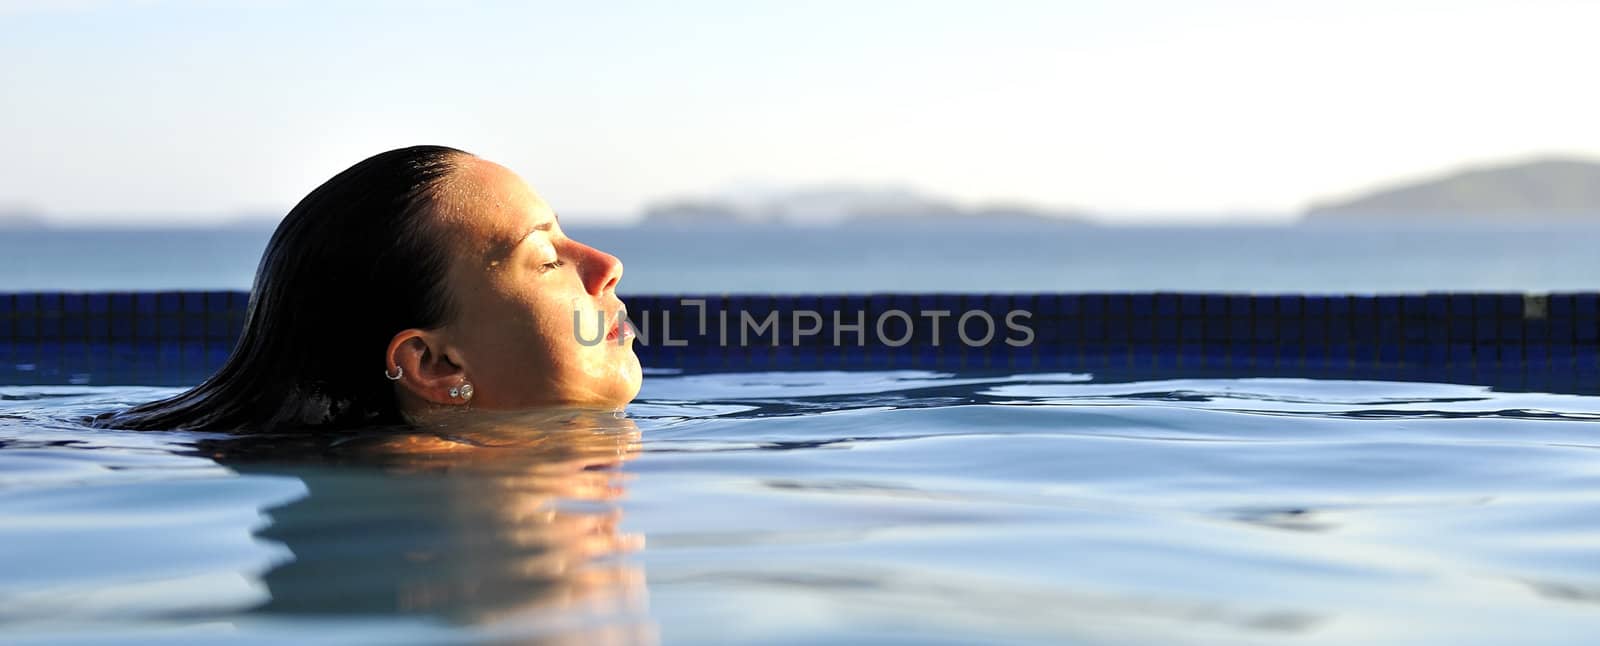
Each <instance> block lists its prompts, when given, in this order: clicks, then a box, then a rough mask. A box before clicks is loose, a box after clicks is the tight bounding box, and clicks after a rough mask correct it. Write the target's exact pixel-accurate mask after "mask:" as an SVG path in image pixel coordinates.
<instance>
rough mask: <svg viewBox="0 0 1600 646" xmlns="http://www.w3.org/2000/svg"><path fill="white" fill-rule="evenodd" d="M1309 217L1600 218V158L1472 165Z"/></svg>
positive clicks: (1313, 211)
mask: <svg viewBox="0 0 1600 646" xmlns="http://www.w3.org/2000/svg"><path fill="white" fill-rule="evenodd" d="M1306 216H1307V218H1308V219H1311V220H1317V221H1321V220H1348V219H1364V218H1372V217H1389V218H1392V217H1413V218H1436V217H1441V216H1443V217H1467V218H1495V219H1500V218H1508V217H1518V218H1544V217H1548V218H1571V217H1584V216H1590V217H1597V218H1600V162H1595V161H1590V160H1585V159H1576V158H1559V157H1551V158H1544V159H1535V160H1530V161H1524V162H1517V163H1506V164H1498V165H1491V166H1481V167H1474V168H1468V169H1464V170H1460V171H1456V172H1453V173H1448V174H1444V175H1441V176H1436V177H1433V178H1430V179H1425V180H1422V181H1417V182H1411V183H1406V184H1399V185H1393V186H1389V187H1386V188H1382V189H1378V190H1375V191H1372V192H1369V193H1366V194H1363V195H1359V196H1356V197H1352V198H1348V199H1342V200H1333V201H1327V202H1321V203H1317V204H1313V205H1312V206H1311V207H1310V208H1308V209H1307V210H1306Z"/></svg>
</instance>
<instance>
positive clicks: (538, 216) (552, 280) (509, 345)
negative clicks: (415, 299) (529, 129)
mask: <svg viewBox="0 0 1600 646" xmlns="http://www.w3.org/2000/svg"><path fill="white" fill-rule="evenodd" d="M440 205H441V206H440V213H439V225H440V226H441V227H443V229H444V232H445V236H444V237H446V238H447V239H449V240H450V241H451V246H452V257H451V260H450V263H449V268H448V271H447V274H446V277H445V288H446V292H447V294H448V298H449V299H450V301H451V304H452V306H453V308H454V311H455V316H453V317H452V318H451V319H450V320H449V322H448V323H446V324H445V325H444V326H442V327H441V328H439V329H437V330H430V331H427V333H426V335H425V338H426V339H427V340H428V343H427V344H426V348H421V346H415V345H414V346H413V347H417V348H421V349H416V350H413V353H414V354H416V357H415V359H416V363H417V364H418V370H419V371H420V375H419V376H420V377H421V379H419V380H412V381H409V382H407V383H408V384H409V387H410V388H411V389H412V394H413V395H416V396H419V397H420V398H421V399H423V400H425V401H431V402H433V403H437V404H458V403H462V402H461V401H460V400H459V399H458V398H451V397H449V396H448V394H446V393H447V392H448V389H449V388H450V387H458V386H459V384H461V383H470V384H471V385H472V396H471V405H472V406H473V407H474V408H481V409H491V410H516V409H526V408H532V407H538V406H548V405H573V406H589V407H604V408H620V407H621V406H623V405H625V404H626V403H627V402H628V401H630V400H632V399H633V397H634V395H636V394H637V393H638V391H639V384H640V368H639V359H638V357H637V356H635V355H634V352H633V337H634V332H633V329H632V327H631V326H630V325H629V324H628V322H627V320H626V317H625V314H626V310H625V309H624V307H623V304H622V301H621V300H619V299H618V298H617V294H616V287H617V282H618V281H619V280H620V279H621V278H622V263H621V262H620V261H619V260H617V258H615V257H613V256H611V255H609V254H606V253H604V252H602V251H600V250H598V249H595V248H593V247H590V246H588V245H585V244H583V243H580V242H578V241H576V240H573V239H572V238H569V237H567V235H566V234H565V233H564V232H563V231H562V228H561V222H560V221H559V220H558V219H557V218H556V214H555V212H554V211H552V210H551V208H550V206H549V205H547V204H545V202H544V200H543V199H541V198H540V197H539V195H538V194H536V193H534V191H533V189H531V188H529V186H528V185H527V183H526V182H524V181H522V179H521V178H520V177H518V176H517V175H516V174H515V173H512V172H511V171H510V170H507V169H506V168H504V167H502V166H500V165H499V164H495V163H493V162H489V161H485V160H482V159H478V158H467V159H466V160H464V161H463V162H462V163H461V165H460V167H459V169H458V170H457V175H456V177H455V178H454V179H453V181H452V182H451V185H450V187H449V188H448V189H447V190H446V191H444V194H443V195H441V199H440ZM399 342H400V337H398V336H397V337H396V343H399ZM395 347H396V346H394V345H391V353H392V354H393V352H394V348H395ZM400 350H401V352H400V354H402V355H404V354H405V350H406V346H404V345H401V346H400ZM397 365H401V364H399V362H397ZM419 384H420V385H419Z"/></svg>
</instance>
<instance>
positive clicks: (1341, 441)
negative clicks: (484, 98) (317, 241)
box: [0, 292, 1600, 644]
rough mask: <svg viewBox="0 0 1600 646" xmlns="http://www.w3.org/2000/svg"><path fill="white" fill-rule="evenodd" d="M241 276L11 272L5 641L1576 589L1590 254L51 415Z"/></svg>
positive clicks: (669, 624)
mask: <svg viewBox="0 0 1600 646" xmlns="http://www.w3.org/2000/svg"><path fill="white" fill-rule="evenodd" d="M245 303H246V295H245V294H243V293H241V292H170V293H100V294H95V293H89V294H83V293H32V294H0V494H3V495H0V545H3V546H5V549H3V550H0V629H3V630H4V634H5V638H6V639H5V641H7V642H8V643H11V642H23V643H27V642H61V641H67V642H73V643H77V642H84V641H87V642H103V643H126V642H128V641H130V640H132V641H138V640H148V641H160V642H163V643H167V642H173V641H179V642H182V641H188V642H193V643H215V642H236V643H278V642H282V641H286V640H290V639H292V640H295V641H309V642H327V643H371V642H393V643H460V642H484V641H488V642H507V641H509V642H530V641H531V642H547V643H556V642H568V641H573V642H579V643H590V642H597V641H623V642H639V641H645V642H649V641H655V640H664V641H668V642H672V643H749V642H780V643H783V642H793V643H816V642H830V643H831V642H874V643H916V644H923V643H971V642H985V643H993V642H1015V643H1060V642H1062V641H1072V642H1085V643H1098V642H1133V643H1165V642H1176V641H1181V642H1187V643H1251V642H1255V643H1273V644H1277V643H1286V642H1305V643H1339V644H1342V643H1351V642H1365V641H1386V642H1395V641H1404V642H1407V643H1451V644H1456V643H1504V642H1506V641H1511V640H1516V641H1518V642H1528V641H1541V642H1563V641H1571V639H1570V638H1571V637H1572V636H1574V635H1579V634H1584V633H1583V631H1587V630H1592V629H1593V628H1596V627H1597V626H1600V613H1597V612H1596V606H1595V600H1597V599H1600V565H1597V564H1600V558H1596V557H1597V556H1600V542H1597V539H1600V531H1597V530H1600V528H1597V527H1596V524H1597V523H1600V521H1595V520H1591V518H1592V517H1591V516H1589V515H1588V513H1587V512H1589V511H1590V510H1591V508H1593V507H1594V506H1595V504H1596V503H1597V502H1600V467H1596V466H1592V465H1594V464H1595V458H1594V456H1596V455H1597V454H1596V453H1595V451H1594V450H1593V449H1594V448H1600V441H1597V440H1596V439H1594V438H1595V434H1594V429H1595V428H1597V427H1595V426H1594V425H1593V423H1594V422H1595V421H1596V420H1597V419H1600V417H1597V415H1600V399H1597V398H1596V395H1597V393H1600V389H1597V388H1596V386H1597V384H1600V295H1597V294H1594V293H1567V294H1518V293H1505V294H1418V295H1382V296H1322V295H1295V294H1285V295H1240V294H1176V293H1154V294H1148V293H1127V294H998V295H983V294H874V295H844V296H828V295H819V296H807V295H799V296H722V295H707V296H699V297H694V296H658V297H643V298H633V299H629V305H630V312H631V315H632V316H633V317H634V319H635V320H636V322H637V323H638V324H639V325H640V327H641V332H642V334H641V340H642V341H645V342H644V343H641V344H640V345H639V346H638V348H639V353H640V355H641V358H642V360H643V362H644V364H645V366H646V369H647V373H648V377H647V379H646V381H645V386H644V390H643V392H642V393H641V398H640V400H639V401H638V402H636V403H635V404H634V405H633V406H631V407H630V408H629V410H628V413H627V414H626V415H625V416H615V415H595V414H578V413H574V412H559V411H558V412H555V413H552V414H549V415H539V416H527V415H524V416H478V417H474V418H473V419H475V420H476V421H474V422H473V423H472V424H471V425H470V426H469V425H466V424H465V423H462V422H456V423H452V424H450V425H447V426H444V427H441V428H432V429H423V430H411V431H401V430H396V429H376V430H373V431H370V432H366V433H359V434H344V435H332V436H317V437H307V436H252V437H229V436H224V435H215V434H210V435H207V434H196V433H181V432H171V433H138V432H121V431H108V430H91V429H88V428H85V427H84V426H82V425H81V424H80V423H79V420H81V419H82V418H84V417H85V416H88V415H92V414H95V413H99V412H104V411H108V410H113V409H116V408H119V407H122V406H126V405H128V404H133V403H138V402H143V401H148V400H151V399H155V398H157V397H159V396H162V395H166V394H171V393H174V392H177V390H176V389H175V387H176V386H181V385H183V384H188V383H194V382H195V381H197V380H198V379H201V378H203V377H204V376H205V375H206V374H209V372H210V371H211V370H214V369H215V367H216V365H217V364H218V363H220V362H221V360H222V359H223V358H225V357H226V355H227V351H228V349H229V347H231V344H232V340H233V339H234V338H235V336H236V335H237V332H238V330H237V325H238V323H239V322H240V321H241V320H242V318H243V307H244V305H245ZM1019 311H1021V312H1026V313H1027V316H1026V317H1021V316H1014V315H1015V313H1016V312H1019ZM985 319H987V323H986V322H985ZM747 323H748V324H747ZM991 332H992V334H990V333H991ZM978 341H982V342H981V343H980V342H978ZM129 384H139V385H129Z"/></svg>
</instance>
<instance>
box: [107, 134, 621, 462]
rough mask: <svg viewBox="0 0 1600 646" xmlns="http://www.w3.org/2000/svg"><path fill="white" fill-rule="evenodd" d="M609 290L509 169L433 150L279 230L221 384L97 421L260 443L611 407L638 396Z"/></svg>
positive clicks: (357, 181)
mask: <svg viewBox="0 0 1600 646" xmlns="http://www.w3.org/2000/svg"><path fill="white" fill-rule="evenodd" d="M621 277H622V263H621V262H619V261H618V260H617V259H616V258H614V257H612V256H610V255H607V254H605V253H603V252H600V251H599V250H596V249H594V248H592V247H588V246H585V245H583V244H581V243H579V242H577V241H575V240H573V239H571V238H568V237H566V235H565V234H563V233H562V231H561V225H560V222H558V221H557V218H556V215H555V213H554V212H553V211H551V209H550V207H549V206H548V205H546V204H545V203H544V201H543V200H542V199H540V198H539V196H538V195H537V194H535V193H534V192H533V190H532V189H531V188H529V187H528V185H527V184H526V183H525V182H523V181H522V179H521V178H518V177H517V176H516V174H514V173H512V172H511V171H509V170H507V169H505V168H504V167H502V166H500V165H498V164H495V163H493V162H489V161H486V160H483V159H479V158H478V157H475V156H473V155H470V154H467V153H465V152H462V151H459V150H455V149H453V148H446V147H442V146H414V147H411V148H402V149H399V150H391V151H389V152H386V153H382V154H379V155H376V156H374V157H371V158H369V159H367V160H365V161H362V162H361V163H358V164H356V165H354V166H351V167H350V168H348V169H346V170H345V171H344V172H341V173H339V174H338V175H335V176H334V177H333V178H332V179H330V180H328V181H327V182H326V183H324V184H323V185H321V186H319V187H317V188H316V190H313V191H312V192H311V193H310V194H309V195H307V196H306V197H305V199H303V200H301V201H300V203H299V204H298V205H296V206H295V207H294V209H293V210H291V211H290V212H289V214H288V215H287V216H285V217H284V219H283V222H282V223H280V224H279V225H278V229H277V231H275V232H274V233H273V234H272V240H271V242H269V243H268V245H267V250H266V252H265V254H263V255H262V258H261V264H260V266H259V267H258V268H257V270H256V279H255V286H254V288H253V289H252V290H251V295H250V308H249V311H248V313H247V314H246V316H245V326H244V331H243V333H242V335H241V337H240V339H239V342H238V345H236V346H235V347H234V350H233V354H232V355H231V356H229V357H228V361H227V363H226V364H224V365H223V367H222V368H221V369H220V370H218V371H217V373H216V374H215V375H213V376H212V377H211V378H210V379H207V380H206V381H205V382H203V383H201V384H200V385H199V386H196V387H195V388H194V389H192V390H190V391H188V392H185V393H183V394H181V395H178V396H176V397H173V398H170V399H165V400H161V401H156V402H151V403H148V404H144V405H141V406H136V407H134V408H131V409H128V410H126V411H121V412H117V413H111V414H107V415H104V416H101V417H100V418H99V419H98V420H96V423H97V424H99V425H102V426H109V427H117V428H133V429H194V430H206V431H248V432H266V431H282V430H321V429H340V428H354V427H362V426H372V425H383V424H398V423H416V422H420V421H423V420H426V419H430V418H437V417H438V416H440V415H441V414H446V413H449V412H452V411H463V410H467V409H468V407H469V406H470V407H472V408H482V409H493V410H516V409H528V408H535V407H543V406H577V407H585V408H606V409H617V408H621V407H622V406H624V405H626V404H627V402H628V401H630V400H632V399H633V397H634V395H635V394H637V393H638V391H639V382H640V369H639V360H638V358H637V357H636V356H634V353H633V349H632V345H631V341H632V338H633V331H632V328H631V327H630V326H629V325H628V323H627V319H626V310H625V309H624V308H623V306H622V302H621V301H620V300H618V299H617V295H616V286H617V281H618V279H620V278H621Z"/></svg>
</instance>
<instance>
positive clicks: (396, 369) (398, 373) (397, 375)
mask: <svg viewBox="0 0 1600 646" xmlns="http://www.w3.org/2000/svg"><path fill="white" fill-rule="evenodd" d="M405 374H406V369H405V368H401V367H400V366H395V367H394V374H392V375H391V374H389V369H388V368H385V369H384V370H383V376H385V377H388V378H389V381H400V377H401V376H403V375H405Z"/></svg>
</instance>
